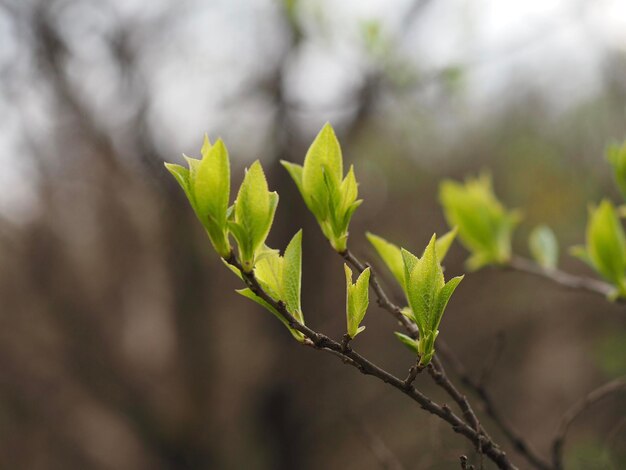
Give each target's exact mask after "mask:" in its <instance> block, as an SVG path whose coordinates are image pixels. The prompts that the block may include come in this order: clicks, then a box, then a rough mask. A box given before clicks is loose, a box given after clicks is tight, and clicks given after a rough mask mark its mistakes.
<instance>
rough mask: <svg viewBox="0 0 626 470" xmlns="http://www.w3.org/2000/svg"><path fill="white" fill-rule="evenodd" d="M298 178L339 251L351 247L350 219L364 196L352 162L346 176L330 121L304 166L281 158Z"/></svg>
mask: <svg viewBox="0 0 626 470" xmlns="http://www.w3.org/2000/svg"><path fill="white" fill-rule="evenodd" d="M281 163H282V164H283V166H284V167H285V168H286V169H287V171H288V172H289V174H290V175H291V177H292V178H293V180H294V181H295V183H296V185H297V186H298V189H299V190H300V193H301V194H302V197H303V199H304V202H305V203H306V205H307V207H308V208H309V210H310V211H311V212H312V213H313V215H315V218H316V219H317V221H318V223H319V225H320V227H321V229H322V232H323V233H324V235H325V236H326V238H327V239H328V240H329V241H330V243H331V245H332V246H333V248H334V249H335V250H337V251H338V252H343V251H345V250H346V248H347V241H348V226H349V225H350V219H351V218H352V214H353V213H354V211H355V210H356V208H357V207H359V205H360V204H361V202H362V200H357V196H358V189H357V182H356V178H355V176H354V169H353V167H352V166H351V167H350V170H349V171H348V174H347V175H346V177H345V178H344V177H343V157H342V155H341V147H340V146H339V141H338V140H337V136H336V135H335V132H334V130H333V128H332V127H331V125H330V124H328V123H326V124H325V125H324V127H323V128H322V130H321V131H320V132H319V134H318V135H317V137H316V138H315V140H314V141H313V143H312V144H311V147H309V150H308V152H307V154H306V157H305V158H304V166H300V165H297V164H295V163H290V162H286V161H282V162H281Z"/></svg>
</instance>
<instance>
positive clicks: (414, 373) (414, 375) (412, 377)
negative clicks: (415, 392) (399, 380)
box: [404, 358, 424, 388]
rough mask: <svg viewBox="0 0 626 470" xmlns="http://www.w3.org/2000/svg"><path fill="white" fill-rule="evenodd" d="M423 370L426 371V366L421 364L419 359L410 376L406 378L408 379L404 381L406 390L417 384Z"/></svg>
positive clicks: (411, 369) (410, 370) (410, 371)
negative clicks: (416, 381)
mask: <svg viewBox="0 0 626 470" xmlns="http://www.w3.org/2000/svg"><path fill="white" fill-rule="evenodd" d="M423 370H424V366H422V365H421V364H420V360H419V358H418V359H417V361H416V363H415V364H413V365H412V366H411V367H410V369H409V374H408V375H407V376H406V379H404V386H405V387H406V388H410V387H411V385H413V382H415V379H416V378H417V375H418V374H419V373H420V372H422V371H423Z"/></svg>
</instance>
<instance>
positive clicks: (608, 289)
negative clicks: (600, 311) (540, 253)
mask: <svg viewBox="0 0 626 470" xmlns="http://www.w3.org/2000/svg"><path fill="white" fill-rule="evenodd" d="M506 267H508V268H510V269H513V270H515V271H521V272H525V273H527V274H532V275H534V276H539V277H543V278H544V279H549V280H550V281H552V282H555V283H557V284H559V285H561V286H563V287H566V288H568V289H576V290H584V291H587V292H592V293H594V294H600V295H602V296H604V297H608V296H610V295H611V294H612V293H613V291H614V290H615V289H614V288H613V286H612V285H611V284H609V283H607V282H604V281H600V280H598V279H593V278H590V277H584V276H576V275H574V274H570V273H567V272H565V271H561V270H560V269H556V268H554V269H546V268H544V267H542V266H540V265H539V264H537V263H535V262H534V261H531V260H529V259H526V258H522V257H521V256H513V257H512V258H511V261H510V262H509V264H508V265H507V266H506ZM617 301H618V302H624V299H617Z"/></svg>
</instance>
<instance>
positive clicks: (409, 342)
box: [393, 331, 419, 354]
mask: <svg viewBox="0 0 626 470" xmlns="http://www.w3.org/2000/svg"><path fill="white" fill-rule="evenodd" d="M393 334H394V335H396V338H398V341H400V342H401V343H402V344H404V346H406V347H407V348H408V350H409V351H411V352H412V353H414V354H419V353H418V350H417V340H414V339H413V338H411V337H410V336H408V335H405V334H404V333H400V332H398V331H394V332H393Z"/></svg>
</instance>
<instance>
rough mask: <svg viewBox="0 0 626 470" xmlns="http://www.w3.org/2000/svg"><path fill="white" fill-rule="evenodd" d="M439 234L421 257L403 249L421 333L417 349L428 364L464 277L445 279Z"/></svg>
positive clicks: (408, 291) (408, 290) (410, 295)
mask: <svg viewBox="0 0 626 470" xmlns="http://www.w3.org/2000/svg"><path fill="white" fill-rule="evenodd" d="M436 240H437V237H436V235H433V236H432V238H431V239H430V242H429V243H428V246H427V247H426V249H425V250H424V254H423V255H422V257H421V258H417V257H416V256H415V255H412V254H411V253H409V252H408V251H406V250H402V251H401V253H402V258H403V263H404V272H405V286H406V296H407V300H408V302H409V306H410V308H411V312H412V313H413V320H414V321H415V324H416V325H417V328H418V329H419V332H420V339H419V340H418V341H417V350H418V354H419V356H420V364H422V365H427V364H428V363H429V362H430V360H431V359H432V357H433V355H434V353H435V347H434V345H435V340H436V338H437V335H438V334H439V330H438V328H439V324H440V322H441V318H442V316H443V313H444V311H445V309H446V306H447V305H448V301H449V300H450V297H451V296H452V293H453V292H454V290H455V289H456V287H457V286H458V285H459V283H460V282H461V280H462V279H463V276H459V277H455V278H452V279H451V280H450V281H448V282H447V283H446V282H445V280H444V276H443V269H442V268H441V264H440V263H439V260H438V258H437V250H436Z"/></svg>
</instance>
